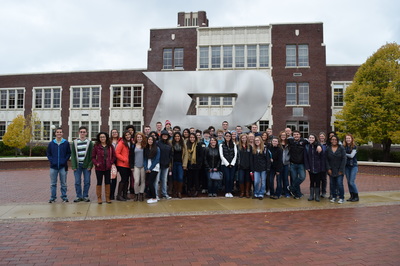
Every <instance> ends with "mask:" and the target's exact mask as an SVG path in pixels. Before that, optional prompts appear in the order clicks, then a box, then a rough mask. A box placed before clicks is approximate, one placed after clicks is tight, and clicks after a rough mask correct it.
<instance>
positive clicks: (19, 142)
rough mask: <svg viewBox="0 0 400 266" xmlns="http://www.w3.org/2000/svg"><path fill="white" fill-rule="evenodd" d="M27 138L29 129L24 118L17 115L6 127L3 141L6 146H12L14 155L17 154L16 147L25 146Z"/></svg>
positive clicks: (28, 137)
mask: <svg viewBox="0 0 400 266" xmlns="http://www.w3.org/2000/svg"><path fill="white" fill-rule="evenodd" d="M29 140H30V131H29V128H28V127H26V125H25V118H24V116H23V115H18V116H17V117H16V118H14V120H13V121H12V122H11V124H10V125H9V126H8V127H7V131H6V133H5V134H4V136H3V142H4V144H6V145H7V146H10V147H14V148H15V155H17V149H22V148H23V147H25V146H26V144H27V143H28V142H29Z"/></svg>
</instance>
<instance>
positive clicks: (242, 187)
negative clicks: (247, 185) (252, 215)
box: [239, 184, 244, 198]
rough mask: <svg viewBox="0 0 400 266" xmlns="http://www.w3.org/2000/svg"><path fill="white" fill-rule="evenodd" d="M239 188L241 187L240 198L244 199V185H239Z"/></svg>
mask: <svg viewBox="0 0 400 266" xmlns="http://www.w3.org/2000/svg"><path fill="white" fill-rule="evenodd" d="M239 187H240V195H239V198H243V196H244V184H239Z"/></svg>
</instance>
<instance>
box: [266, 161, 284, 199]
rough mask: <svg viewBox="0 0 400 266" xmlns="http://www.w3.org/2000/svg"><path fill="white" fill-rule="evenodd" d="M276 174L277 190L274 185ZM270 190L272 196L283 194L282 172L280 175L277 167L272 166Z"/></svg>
mask: <svg viewBox="0 0 400 266" xmlns="http://www.w3.org/2000/svg"><path fill="white" fill-rule="evenodd" d="M275 176H276V190H275V186H274V181H275ZM269 191H270V195H271V196H277V197H280V196H281V194H282V178H281V173H279V175H277V174H276V169H275V168H273V167H271V171H270V172H269Z"/></svg>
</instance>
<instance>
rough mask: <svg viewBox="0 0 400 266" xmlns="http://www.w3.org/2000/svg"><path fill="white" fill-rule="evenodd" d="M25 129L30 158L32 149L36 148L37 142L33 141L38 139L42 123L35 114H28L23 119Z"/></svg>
mask: <svg viewBox="0 0 400 266" xmlns="http://www.w3.org/2000/svg"><path fill="white" fill-rule="evenodd" d="M25 127H26V130H27V131H28V132H29V141H28V142H29V143H28V146H29V157H31V156H32V148H33V147H35V146H37V145H38V144H39V142H37V141H36V142H35V139H40V133H41V131H42V129H43V128H42V123H41V121H40V118H39V115H38V114H37V113H36V112H32V113H30V114H29V115H28V116H27V117H26V119H25Z"/></svg>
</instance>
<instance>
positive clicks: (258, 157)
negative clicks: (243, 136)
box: [252, 146, 271, 172]
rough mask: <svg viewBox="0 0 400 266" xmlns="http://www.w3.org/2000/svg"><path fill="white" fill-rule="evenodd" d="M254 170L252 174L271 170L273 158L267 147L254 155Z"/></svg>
mask: <svg viewBox="0 0 400 266" xmlns="http://www.w3.org/2000/svg"><path fill="white" fill-rule="evenodd" d="M252 157H253V163H252V165H253V169H252V172H262V171H267V172H269V171H270V170H271V156H270V154H269V151H268V149H267V146H264V150H263V151H262V152H260V153H253V154H252Z"/></svg>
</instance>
